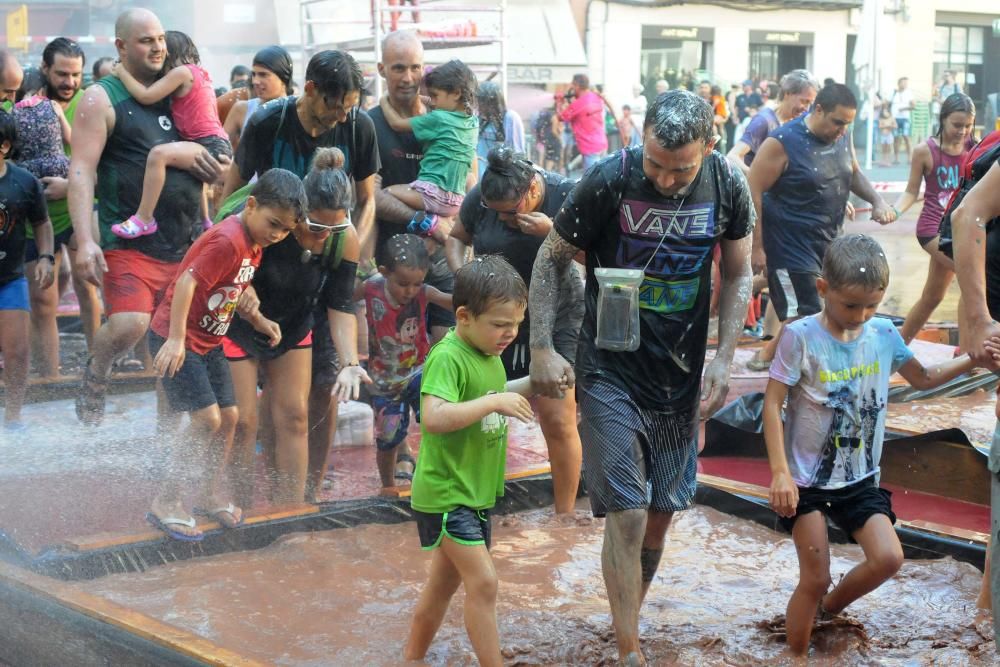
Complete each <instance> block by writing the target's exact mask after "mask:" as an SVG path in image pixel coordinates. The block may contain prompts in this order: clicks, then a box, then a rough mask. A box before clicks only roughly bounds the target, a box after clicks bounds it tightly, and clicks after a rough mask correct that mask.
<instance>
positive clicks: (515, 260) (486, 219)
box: [458, 172, 582, 343]
mask: <svg viewBox="0 0 1000 667" xmlns="http://www.w3.org/2000/svg"><path fill="white" fill-rule="evenodd" d="M543 175H544V178H545V198H544V199H543V200H542V206H541V208H540V209H539V212H541V213H544V214H545V215H547V216H549V218H551V219H553V220H554V219H555V217H556V214H557V213H559V209H560V208H562V205H563V202H565V201H566V197H567V196H569V193H570V192H571V191H572V190H573V186H574V185H576V181H571V180H569V179H567V178H566V177H564V176H561V175H559V174H554V173H551V172H543ZM481 202H482V196H481V195H480V194H479V186H478V185H477V186H475V187H474V188H472V189H471V190H469V193H468V194H467V195H465V201H463V202H462V208H461V210H460V211H459V214H458V215H459V219H460V220H461V221H462V226H463V227H464V228H465V231H466V232H468V234H469V236H470V237H472V249H473V251H474V252H475V253H476V254H477V255H494V254H495V255H503V257H504V258H505V259H506V260H507V261H508V262H510V263H511V266H513V267H514V269H515V270H516V271H517V272H518V273H519V274H520V275H521V278H522V279H523V280H524V284H525V285H529V284H531V269H532V267H533V266H534V264H535V255H537V254H538V249H539V248H540V247H541V246H542V241H544V240H545V237H544V236H531V235H529V234H525V233H524V232H522V231H520V230H519V229H516V228H512V227H510V226H509V225H508V224H507V223H505V222H504V221H503V220H501V219H500V217H499V216H498V215H497V213H496V211H493V210H491V209H485V208H483V207H482V205H481ZM577 276H579V274H577V273H575V272H574V273H573V277H574V278H575V279H576V280H577V283H578V282H579V280H578V278H577ZM567 287H568V288H569V289H568V291H567V290H563V289H562V287H561V288H560V290H561V293H560V300H559V303H560V315H561V314H562V310H563V309H564V308H565V307H569V306H572V305H573V304H570V303H565V301H566V299H571V298H574V297H575V298H576V299H579V298H580V297H581V296H582V294H581V290H580V289H579V285H578V284H577V285H569V286H567ZM563 292H566V293H565V298H564V294H563ZM557 320H558V321H559V322H563V321H564V320H563V318H562V317H559V318H557ZM529 326H530V324H529V322H528V314H527V313H525V319H524V322H523V323H522V324H521V327H520V330H519V331H518V334H517V340H516V341H515V342H518V343H520V342H525V341H527V340H528V336H529V331H530V328H529Z"/></svg>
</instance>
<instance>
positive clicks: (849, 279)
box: [823, 234, 889, 290]
mask: <svg viewBox="0 0 1000 667" xmlns="http://www.w3.org/2000/svg"><path fill="white" fill-rule="evenodd" d="M823 278H824V279H825V280H826V282H827V283H828V284H829V285H830V287H831V288H833V289H843V288H845V287H854V286H858V287H864V288H865V289H867V290H884V289H885V288H886V287H888V286H889V262H888V260H886V258H885V252H883V251H882V246H880V245H879V244H878V241H876V240H875V239H873V238H872V237H870V236H867V235H865V234H847V235H845V236H841V237H840V238H837V239H834V241H833V243H831V244H830V247H829V248H827V250H826V255H824V256H823Z"/></svg>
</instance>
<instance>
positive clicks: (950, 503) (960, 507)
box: [698, 456, 990, 533]
mask: <svg viewBox="0 0 1000 667" xmlns="http://www.w3.org/2000/svg"><path fill="white" fill-rule="evenodd" d="M698 472H703V473H707V474H709V475H715V476H716V477H725V478H726V479H731V480H734V481H738V482H746V483H748V484H756V485H757V486H762V487H764V488H768V487H769V486H770V485H771V469H770V468H769V467H768V464H767V461H766V460H765V459H751V458H737V457H727V456H718V457H715V456H712V457H703V458H700V459H698ZM884 486H885V488H887V489H889V490H890V491H892V509H893V511H894V512H895V513H896V516H897V517H898V518H900V519H903V520H904V521H916V520H920V521H931V522H934V523H939V524H942V525H946V526H955V527H957V528H963V529H965V530H974V531H977V532H980V533H989V532H990V508H989V506H987V505H976V504H973V503H967V502H963V501H960V500H952V499H950V498H945V497H944V496H936V495H932V494H929V493H918V492H915V491H909V490H907V489H904V488H903V487H900V486H896V485H892V484H885V485H884Z"/></svg>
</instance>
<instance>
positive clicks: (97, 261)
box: [76, 241, 108, 287]
mask: <svg viewBox="0 0 1000 667" xmlns="http://www.w3.org/2000/svg"><path fill="white" fill-rule="evenodd" d="M76 270H77V274H78V275H79V276H80V277H81V278H82V279H84V280H86V281H87V282H88V283H91V284H92V285H96V286H97V287H100V286H101V282H102V279H103V277H104V274H105V273H106V272H107V270H108V263H107V262H106V261H105V259H104V251H102V250H101V246H99V245H97V243H96V242H94V241H86V242H84V243H82V244H80V247H79V248H77V251H76Z"/></svg>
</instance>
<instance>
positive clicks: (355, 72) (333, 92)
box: [306, 50, 365, 101]
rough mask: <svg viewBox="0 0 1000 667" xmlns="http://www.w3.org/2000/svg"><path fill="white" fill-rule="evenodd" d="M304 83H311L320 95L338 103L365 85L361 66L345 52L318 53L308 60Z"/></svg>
mask: <svg viewBox="0 0 1000 667" xmlns="http://www.w3.org/2000/svg"><path fill="white" fill-rule="evenodd" d="M306 81H312V82H313V84H314V85H315V86H316V89H317V90H318V91H319V93H320V94H321V95H324V96H328V97H332V98H333V99H334V100H337V101H340V100H342V99H344V96H345V95H347V94H348V93H352V92H354V91H358V92H359V93H360V91H361V89H362V88H363V87H364V85H365V79H364V76H362V74H361V66H360V65H358V61H356V60H355V59H354V58H353V57H351V55H350V54H348V53H347V52H346V51H329V50H327V51H320V52H319V53H317V54H316V55H314V56H313V57H312V58H310V59H309V65H308V66H306Z"/></svg>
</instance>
